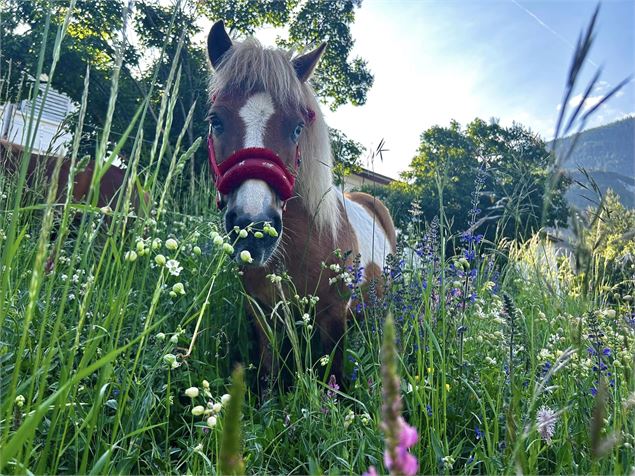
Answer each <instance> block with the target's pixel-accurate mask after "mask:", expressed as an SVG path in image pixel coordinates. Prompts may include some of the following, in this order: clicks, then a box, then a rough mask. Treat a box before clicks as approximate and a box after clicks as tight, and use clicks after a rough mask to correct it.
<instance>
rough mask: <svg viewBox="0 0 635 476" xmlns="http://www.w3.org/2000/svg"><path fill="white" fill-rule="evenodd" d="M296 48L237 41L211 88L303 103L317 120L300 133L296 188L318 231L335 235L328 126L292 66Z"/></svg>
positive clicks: (336, 207)
mask: <svg viewBox="0 0 635 476" xmlns="http://www.w3.org/2000/svg"><path fill="white" fill-rule="evenodd" d="M292 56H293V53H292V52H291V51H284V50H280V49H270V48H264V47H263V46H262V45H261V44H260V43H259V42H258V41H257V40H256V39H254V38H249V39H247V40H245V41H243V42H234V43H233V46H232V48H231V49H230V50H229V51H228V52H227V54H225V56H224V57H223V59H222V61H221V64H220V66H219V67H218V68H217V70H216V72H215V74H214V75H212V77H211V83H210V85H211V87H210V90H211V91H229V90H232V89H233V90H236V91H240V92H242V93H245V94H249V93H250V92H258V91H262V90H264V91H267V92H268V93H269V94H271V96H272V97H273V98H274V99H275V100H276V102H278V103H279V104H281V105H282V106H283V107H295V108H297V107H304V108H308V109H311V110H313V111H314V112H315V120H314V121H313V122H312V123H311V124H310V125H307V127H305V130H304V132H303V133H302V136H301V138H300V150H301V153H302V164H301V165H300V169H299V174H298V179H297V181H296V191H297V193H298V195H299V196H300V198H301V199H302V201H303V202H304V205H305V206H306V208H307V210H308V211H309V213H310V214H311V215H312V217H313V220H314V222H315V225H316V227H317V229H318V231H319V232H320V233H322V232H327V233H330V234H332V236H333V237H335V235H336V233H337V228H338V225H339V220H340V211H339V210H340V209H339V200H338V197H337V193H336V190H335V186H334V185H333V176H332V168H333V158H332V155H331V142H330V138H329V132H328V127H327V125H326V123H325V122H324V117H323V116H322V112H321V110H320V105H319V104H318V101H317V99H316V98H315V93H314V92H313V90H312V88H311V87H310V86H309V85H308V84H307V83H301V82H300V80H299V79H298V77H297V75H296V73H295V70H294V68H293V65H292V64H291V60H292Z"/></svg>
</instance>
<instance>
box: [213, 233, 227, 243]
mask: <svg viewBox="0 0 635 476" xmlns="http://www.w3.org/2000/svg"><path fill="white" fill-rule="evenodd" d="M212 242H213V243H214V246H220V245H222V244H223V243H224V242H225V240H223V237H222V236H220V235H219V234H216V235H215V236H214V238H212Z"/></svg>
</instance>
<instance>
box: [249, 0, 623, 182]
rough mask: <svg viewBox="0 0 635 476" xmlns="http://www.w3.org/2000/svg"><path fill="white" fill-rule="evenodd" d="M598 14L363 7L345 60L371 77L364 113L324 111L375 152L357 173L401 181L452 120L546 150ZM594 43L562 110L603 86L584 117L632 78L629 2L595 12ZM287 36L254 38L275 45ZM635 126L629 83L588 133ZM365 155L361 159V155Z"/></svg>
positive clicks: (548, 6)
mask: <svg viewBox="0 0 635 476" xmlns="http://www.w3.org/2000/svg"><path fill="white" fill-rule="evenodd" d="M596 4H597V2H596V1H595V0H593V1H590V0H586V1H573V0H549V1H535V0H469V1H467V0H464V1H458V0H445V1H441V0H404V1H397V0H364V1H363V3H362V6H361V8H359V9H358V10H356V15H355V23H354V24H353V25H352V27H351V30H352V36H353V38H354V39H355V46H354V48H353V51H352V53H351V57H355V56H359V57H361V58H363V59H365V60H366V61H367V62H368V67H369V69H370V70H371V72H372V73H373V75H374V77H375V81H374V85H373V87H372V88H371V89H370V91H369V92H368V95H367V101H366V104H365V105H363V106H351V105H344V106H341V107H340V108H338V109H337V111H335V112H331V111H329V110H328V108H326V107H325V108H324V112H325V114H326V120H327V122H328V124H329V125H330V126H331V127H336V128H338V129H340V130H342V131H343V132H344V133H345V134H346V135H347V136H348V137H350V138H352V139H354V140H356V141H358V142H360V143H361V144H362V145H363V146H365V147H366V148H367V150H368V151H372V150H375V149H376V148H377V146H378V144H379V143H380V141H381V140H383V141H384V149H387V150H386V151H385V152H384V153H383V154H382V157H383V160H380V159H377V158H376V159H374V160H373V161H372V163H371V161H370V160H369V159H368V158H366V157H365V158H364V166H366V167H367V168H370V169H372V170H375V171H376V172H379V173H382V174H384V175H388V176H390V177H393V178H398V176H399V173H400V172H402V171H404V170H405V169H406V168H407V167H408V165H409V164H410V161H411V160H412V158H413V157H414V156H415V155H416V151H417V147H418V145H419V137H420V135H421V133H422V132H423V131H425V130H426V129H428V128H429V127H431V126H434V125H440V126H447V125H449V123H450V121H451V120H452V119H455V120H457V121H459V123H461V124H463V125H465V124H467V123H468V122H470V121H471V120H473V119H474V118H476V117H480V118H482V119H484V120H489V119H491V118H496V119H498V120H499V121H500V123H501V124H503V125H510V124H511V123H512V122H513V121H516V122H519V123H521V124H523V125H524V126H527V127H529V128H530V129H531V130H532V131H534V132H536V133H538V134H540V135H541V136H542V137H543V138H544V139H545V140H549V139H551V138H552V137H553V129H554V126H555V122H556V119H557V115H558V112H559V110H560V108H561V107H562V104H561V102H562V94H563V90H564V84H565V80H566V76H567V72H568V69H569V65H570V61H571V56H572V53H573V50H574V45H575V43H576V42H577V39H578V36H579V34H580V31H581V30H582V29H583V28H584V27H586V25H587V24H588V22H589V20H590V18H591V15H592V13H593V10H594V9H595V6H596ZM596 32H597V33H596V40H595V42H594V44H593V47H592V49H591V53H590V58H589V61H587V63H586V64H585V66H584V69H583V74H582V76H581V78H580V81H579V82H580V84H579V85H578V87H577V90H576V94H574V96H573V97H572V99H571V100H570V104H569V106H576V105H577V104H579V102H580V99H581V94H580V93H582V92H583V90H584V89H585V86H586V83H587V81H588V80H589V79H590V78H591V76H592V75H593V74H594V73H595V71H596V70H597V68H599V67H602V75H601V78H600V80H601V81H600V82H599V83H598V85H597V87H596V88H595V89H594V90H593V91H592V93H591V97H590V98H589V99H588V101H587V103H586V104H585V105H584V109H585V110H586V109H588V108H590V107H592V106H593V105H595V104H596V103H597V102H598V101H599V99H600V98H601V97H602V94H605V93H606V92H608V91H609V90H610V89H611V88H612V87H613V86H615V85H616V84H618V83H619V82H620V81H622V80H623V79H624V78H626V77H627V76H629V75H632V74H633V73H634V72H635V0H628V1H618V0H608V1H604V2H602V5H601V9H600V14H599V18H598V24H597V29H596ZM281 33H282V35H283V36H284V30H280V29H273V28H270V29H264V30H260V31H259V32H258V33H257V35H256V36H257V37H258V38H259V39H260V40H261V42H262V43H263V44H265V45H273V44H274V42H275V38H276V36H277V35H279V34H281ZM634 114H635V85H634V83H633V82H631V83H629V84H628V85H627V86H626V87H625V88H624V89H623V90H622V91H621V92H620V93H619V94H618V95H617V96H614V97H613V98H612V99H611V100H610V101H609V102H608V104H606V105H604V106H602V107H601V108H600V109H599V110H598V112H597V113H596V114H595V115H594V116H593V118H592V119H591V120H590V121H589V122H588V125H587V128H589V127H595V126H599V125H602V124H606V123H609V122H612V121H615V120H618V119H621V118H623V117H626V116H629V115H634ZM367 155H370V154H367Z"/></svg>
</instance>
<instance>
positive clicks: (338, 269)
mask: <svg viewBox="0 0 635 476" xmlns="http://www.w3.org/2000/svg"><path fill="white" fill-rule="evenodd" d="M329 269H330V270H331V271H335V272H336V273H339V272H340V271H342V268H341V267H340V265H339V264H337V263H335V264H332V265H330V266H329Z"/></svg>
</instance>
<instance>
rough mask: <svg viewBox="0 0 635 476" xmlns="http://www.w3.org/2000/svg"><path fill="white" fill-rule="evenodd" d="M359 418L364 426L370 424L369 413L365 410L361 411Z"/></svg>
mask: <svg viewBox="0 0 635 476" xmlns="http://www.w3.org/2000/svg"><path fill="white" fill-rule="evenodd" d="M359 419H360V421H361V422H362V425H364V426H367V425H368V424H370V415H369V414H368V413H366V412H364V413H362V416H360V417H359Z"/></svg>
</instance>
